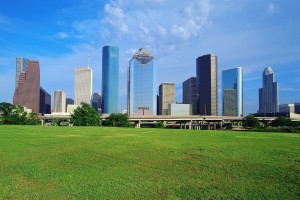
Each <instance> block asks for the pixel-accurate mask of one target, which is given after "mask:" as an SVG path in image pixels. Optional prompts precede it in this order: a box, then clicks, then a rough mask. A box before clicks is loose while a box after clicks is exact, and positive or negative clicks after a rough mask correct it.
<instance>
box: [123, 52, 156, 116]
mask: <svg viewBox="0 0 300 200" xmlns="http://www.w3.org/2000/svg"><path fill="white" fill-rule="evenodd" d="M156 84H157V69H156V66H155V64H154V61H153V56H152V55H151V54H150V53H149V51H148V50H147V49H144V48H141V49H140V50H139V51H137V52H136V53H135V54H134V56H133V58H132V59H131V60H130V62H129V69H128V105H127V107H128V109H127V111H128V114H129V115H156V114H157V86H156Z"/></svg>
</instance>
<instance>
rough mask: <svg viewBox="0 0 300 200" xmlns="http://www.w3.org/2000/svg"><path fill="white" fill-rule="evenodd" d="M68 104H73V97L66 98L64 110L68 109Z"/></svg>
mask: <svg viewBox="0 0 300 200" xmlns="http://www.w3.org/2000/svg"><path fill="white" fill-rule="evenodd" d="M68 105H74V99H72V98H66V110H68Z"/></svg>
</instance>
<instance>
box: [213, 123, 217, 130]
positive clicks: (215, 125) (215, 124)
mask: <svg viewBox="0 0 300 200" xmlns="http://www.w3.org/2000/svg"><path fill="white" fill-rule="evenodd" d="M214 130H217V122H214Z"/></svg>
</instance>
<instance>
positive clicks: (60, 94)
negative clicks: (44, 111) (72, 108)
mask: <svg viewBox="0 0 300 200" xmlns="http://www.w3.org/2000/svg"><path fill="white" fill-rule="evenodd" d="M53 112H55V113H65V112H66V93H65V92H64V91H61V90H56V91H54V102H53Z"/></svg>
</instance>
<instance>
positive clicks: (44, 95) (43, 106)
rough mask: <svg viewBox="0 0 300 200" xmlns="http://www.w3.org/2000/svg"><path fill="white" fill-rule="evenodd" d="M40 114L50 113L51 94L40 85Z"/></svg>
mask: <svg viewBox="0 0 300 200" xmlns="http://www.w3.org/2000/svg"><path fill="white" fill-rule="evenodd" d="M40 114H42V115H44V114H51V95H50V94H49V93H48V92H47V91H46V90H44V88H42V87H40Z"/></svg>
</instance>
